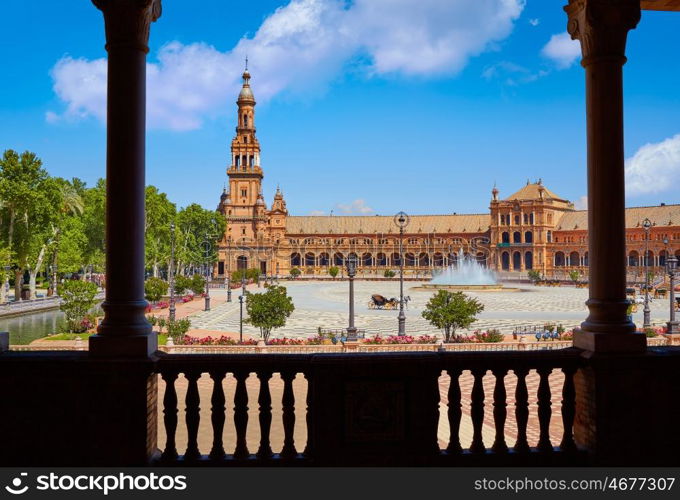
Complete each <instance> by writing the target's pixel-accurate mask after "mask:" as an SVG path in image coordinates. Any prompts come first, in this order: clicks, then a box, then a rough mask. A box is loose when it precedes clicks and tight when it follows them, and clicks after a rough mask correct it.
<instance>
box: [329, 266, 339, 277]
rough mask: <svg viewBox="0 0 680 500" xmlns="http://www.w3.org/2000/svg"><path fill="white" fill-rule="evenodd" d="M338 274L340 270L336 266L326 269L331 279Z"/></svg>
mask: <svg viewBox="0 0 680 500" xmlns="http://www.w3.org/2000/svg"><path fill="white" fill-rule="evenodd" d="M339 273H340V268H339V267H338V266H332V267H329V268H328V274H330V276H331V278H333V279H335V278H337V276H338V274H339Z"/></svg>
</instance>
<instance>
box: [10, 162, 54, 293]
mask: <svg viewBox="0 0 680 500" xmlns="http://www.w3.org/2000/svg"><path fill="white" fill-rule="evenodd" d="M47 179H48V174H47V171H46V170H45V169H44V168H43V167H42V161H41V160H40V158H38V157H37V155H36V154H35V153H32V152H30V151H24V152H23V153H22V154H21V155H19V154H18V153H17V152H16V151H14V150H11V149H8V150H6V151H5V152H4V154H3V156H2V159H0V200H2V212H3V214H2V219H1V220H2V224H1V225H0V227H2V232H3V237H4V240H5V241H6V242H7V248H8V249H9V252H10V255H11V259H12V262H13V263H14V264H15V266H14V269H15V271H14V287H15V288H14V290H15V296H16V297H17V298H18V297H20V295H21V284H22V277H23V273H24V270H26V268H27V267H28V266H29V259H30V257H31V255H32V254H33V253H35V252H36V251H37V248H38V247H40V246H41V245H40V244H39V242H40V241H41V240H44V237H45V229H46V227H47V226H48V225H49V224H46V222H47V221H45V220H44V219H46V218H48V219H49V218H50V217H52V216H53V215H54V211H55V207H54V206H51V207H49V208H48V207H47V205H49V198H50V196H49V194H53V193H52V192H51V190H49V189H45V187H47V186H46V181H47ZM46 202H47V203H46ZM6 280H7V278H6Z"/></svg>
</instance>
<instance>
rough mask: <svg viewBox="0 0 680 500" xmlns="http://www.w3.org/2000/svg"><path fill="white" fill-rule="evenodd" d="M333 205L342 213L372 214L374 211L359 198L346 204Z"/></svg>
mask: <svg viewBox="0 0 680 500" xmlns="http://www.w3.org/2000/svg"><path fill="white" fill-rule="evenodd" d="M335 206H336V208H337V209H338V211H339V212H340V213H341V214H343V215H372V214H374V213H375V210H373V209H372V208H371V207H369V206H368V205H366V202H365V201H364V200H362V199H361V198H359V199H357V200H354V201H353V202H352V203H350V204H348V205H347V204H342V203H338V204H337V205H335Z"/></svg>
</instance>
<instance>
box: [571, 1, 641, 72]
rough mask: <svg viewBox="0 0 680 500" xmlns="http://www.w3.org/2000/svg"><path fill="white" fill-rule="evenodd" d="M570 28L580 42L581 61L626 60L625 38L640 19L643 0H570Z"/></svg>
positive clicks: (622, 62) (621, 62)
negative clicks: (641, 0)
mask: <svg viewBox="0 0 680 500" xmlns="http://www.w3.org/2000/svg"><path fill="white" fill-rule="evenodd" d="M564 10H565V12H566V13H567V16H568V17H569V21H568V23H567V31H568V32H569V34H570V35H571V38H572V39H573V40H579V41H580V42H581V54H582V56H583V59H582V61H581V64H582V65H583V66H584V67H585V66H588V65H589V64H591V63H592V62H594V61H597V60H599V61H603V60H609V61H614V62H619V63H620V64H624V63H625V62H626V56H625V52H626V37H627V35H628V31H630V30H632V29H634V28H635V27H636V26H637V24H638V22H639V21H640V0H569V4H568V5H566V6H565V7H564Z"/></svg>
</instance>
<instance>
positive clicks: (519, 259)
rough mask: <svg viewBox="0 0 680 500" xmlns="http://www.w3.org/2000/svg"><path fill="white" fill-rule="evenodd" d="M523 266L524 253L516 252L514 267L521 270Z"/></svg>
mask: <svg viewBox="0 0 680 500" xmlns="http://www.w3.org/2000/svg"><path fill="white" fill-rule="evenodd" d="M521 268H522V254H521V253H519V252H515V253H513V254H512V269H513V270H514V271H519V270H520V269H521Z"/></svg>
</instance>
